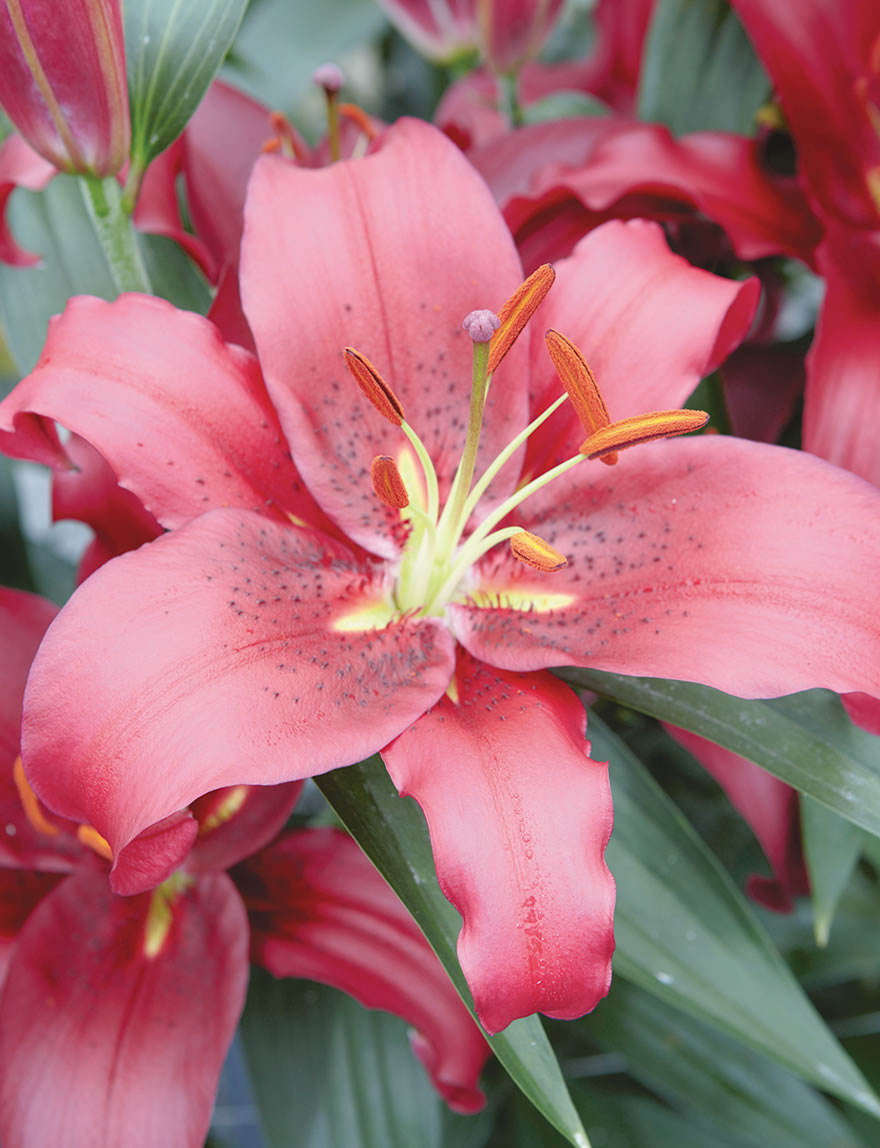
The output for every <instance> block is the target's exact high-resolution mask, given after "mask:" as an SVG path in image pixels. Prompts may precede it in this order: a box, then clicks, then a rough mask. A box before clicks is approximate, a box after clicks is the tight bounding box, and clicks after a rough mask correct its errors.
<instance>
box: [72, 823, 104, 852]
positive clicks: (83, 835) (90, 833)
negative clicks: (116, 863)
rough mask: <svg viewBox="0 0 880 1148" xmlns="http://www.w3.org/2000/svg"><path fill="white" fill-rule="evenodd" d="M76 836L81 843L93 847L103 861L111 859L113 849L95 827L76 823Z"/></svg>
mask: <svg viewBox="0 0 880 1148" xmlns="http://www.w3.org/2000/svg"><path fill="white" fill-rule="evenodd" d="M76 836H77V838H78V839H79V841H80V842H81V844H83V845H85V846H87V847H88V848H89V849H93V850H94V851H95V853H97V854H98V856H99V857H103V858H104V860H105V861H112V860H113V850H112V849H111V848H110V844H109V842H108V841H106V840H105V839H104V838H103V837H102V836H101V834H100V833H99V832H98V830H97V829H93V828H92V826H91V825H77V827H76Z"/></svg>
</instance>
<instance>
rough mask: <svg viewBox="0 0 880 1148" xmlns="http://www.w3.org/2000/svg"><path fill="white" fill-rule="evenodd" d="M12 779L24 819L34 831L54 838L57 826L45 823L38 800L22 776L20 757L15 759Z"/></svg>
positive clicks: (29, 784)
mask: <svg viewBox="0 0 880 1148" xmlns="http://www.w3.org/2000/svg"><path fill="white" fill-rule="evenodd" d="M12 777H13V780H14V781H15V788H16V789H17V790H18V796H19V800H20V801H21V805H22V808H23V809H24V815H25V817H26V818H27V819H28V821H29V822H30V823H31V825H33V827H34V829H36V830H38V831H39V832H40V833H45V834H47V835H48V836H49V837H54V836H55V835H56V834H57V833H58V826H57V825H53V824H52V822H51V821H47V820H46V818H45V817H44V816H43V811H42V809H40V799H39V798H38V797H37V795H36V794H35V793H34V791H33V790H32V789H31V783H30V782H29V781H28V779H27V778H26V777H25V775H24V766H23V765H22V764H21V757H17V758H16V759H15V765H13V767H12Z"/></svg>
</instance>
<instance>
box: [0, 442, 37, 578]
mask: <svg viewBox="0 0 880 1148" xmlns="http://www.w3.org/2000/svg"><path fill="white" fill-rule="evenodd" d="M0 586H13V587H15V588H16V589H17V590H33V589H34V580H33V575H32V574H31V568H30V563H29V562H28V553H27V548H26V546H25V541H24V536H23V535H22V533H21V526H20V524H19V521H18V496H17V494H16V491H15V485H14V484H13V481H12V468H11V464H10V462H9V460H8V459H6V458H4V457H3V456H2V455H0Z"/></svg>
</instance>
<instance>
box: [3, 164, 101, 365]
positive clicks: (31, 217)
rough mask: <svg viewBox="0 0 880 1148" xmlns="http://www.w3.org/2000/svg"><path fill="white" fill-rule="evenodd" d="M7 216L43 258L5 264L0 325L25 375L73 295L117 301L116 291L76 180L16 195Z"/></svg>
mask: <svg viewBox="0 0 880 1148" xmlns="http://www.w3.org/2000/svg"><path fill="white" fill-rule="evenodd" d="M8 214H9V222H10V224H11V226H12V231H13V234H14V235H15V238H16V239H17V240H18V242H19V243H20V244H21V245H22V247H24V248H25V249H26V250H27V251H31V252H34V253H35V254H38V255H40V256H41V257H42V262H41V263H40V264H38V265H37V266H35V267H26V268H17V267H8V266H6V265H5V264H0V321H2V323H3V329H4V332H5V334H6V340H7V343H8V346H9V352H10V354H11V355H12V357H13V359H14V360H15V363H16V366H17V367H18V369H19V371H20V372H21V374H22V375H24V374H27V373H28V371H31V370H33V368H34V366H35V365H36V362H37V359H38V358H39V356H40V351H42V349H43V343H44V341H45V339H46V331H47V329H48V327H49V319H50V317H51V316H52V315H55V314H57V313H58V312H59V311H63V310H64V306H65V304H66V303H67V300H68V299H69V298H70V296H71V295H99V296H100V297H101V298H102V299H114V298H115V297H116V289H115V287H114V285H113V280H112V278H111V276H110V270H109V268H108V267H107V263H106V261H105V259H104V253H103V252H102V250H101V247H100V244H99V243H98V240H97V238H96V236H95V233H94V231H93V229H92V225H91V222H90V221H89V217H88V214H87V213H86V208H85V204H84V202H83V197H82V194H81V192H80V189H79V185H78V180H77V179H76V177H75V176H68V175H59V176H56V177H55V179H53V180H52V182H51V183H50V184H49V186H48V187H47V188H46V190H45V191H42V192H33V191H24V190H21V189H20V190H18V191H16V192H15V193H14V194H13V195H12V197H11V199H10V202H9V213H8Z"/></svg>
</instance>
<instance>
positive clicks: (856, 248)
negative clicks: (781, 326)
mask: <svg viewBox="0 0 880 1148" xmlns="http://www.w3.org/2000/svg"><path fill="white" fill-rule="evenodd" d="M819 269H820V270H821V271H822V273H823V274H824V276H825V283H826V292H825V301H824V303H823V305H822V310H821V312H820V314H819V322H818V325H817V327H816V337H815V340H814V342H813V345H812V347H811V348H810V352H809V354H808V356H807V391H806V397H805V400H804V449H805V450H809V451H812V452H813V454H818V455H820V456H821V457H822V458H827V459H828V461H829V462H834V463H837V465H838V466H843V467H846V469H847V470H852V471H855V473H856V474H860V475H861V476H862V478H866V479H867V480H868V481H869V482H873V483H875V484H876V485H880V449H878V445H877V427H878V425H880V385H878V367H877V331H878V324H880V292H878V289H877V283H878V276H880V232H874V233H866V232H863V231H848V230H845V229H843V228H835V229H833V231H832V232H831V233H830V235H829V240H828V242H827V243H825V244H823V245H822V247H821V248H820V249H819Z"/></svg>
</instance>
